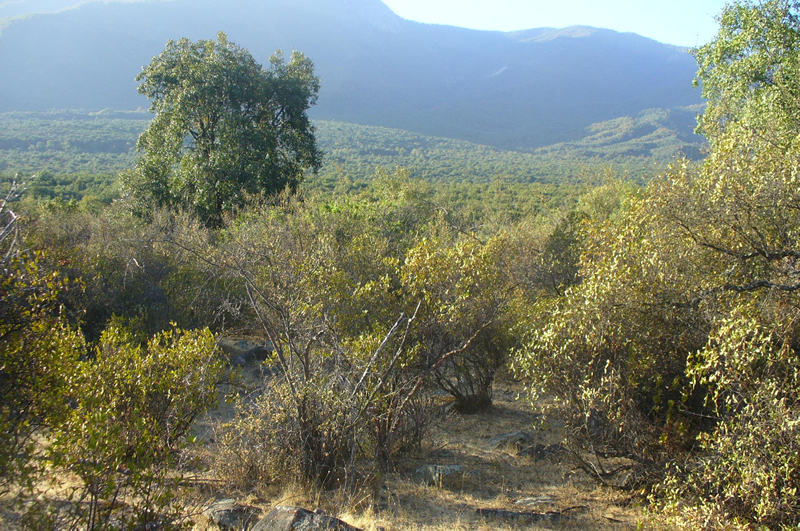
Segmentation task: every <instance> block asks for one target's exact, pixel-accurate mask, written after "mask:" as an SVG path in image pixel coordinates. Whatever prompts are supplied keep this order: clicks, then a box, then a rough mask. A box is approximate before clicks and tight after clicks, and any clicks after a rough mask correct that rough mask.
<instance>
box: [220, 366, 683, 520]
mask: <svg viewBox="0 0 800 531" xmlns="http://www.w3.org/2000/svg"><path fill="white" fill-rule="evenodd" d="M521 392H522V387H521V385H519V384H518V383H515V382H513V381H511V380H509V379H504V380H501V381H500V382H498V383H496V384H495V403H494V405H493V406H492V407H491V408H490V409H489V410H488V411H485V412H482V413H479V414H476V415H457V414H453V415H449V416H447V417H445V418H444V419H442V420H440V421H439V422H438V423H437V424H436V426H435V427H434V429H433V430H432V433H431V437H429V439H428V442H427V443H426V446H425V448H424V449H423V451H422V452H421V454H420V455H418V456H414V457H409V458H406V459H404V460H402V461H401V462H399V463H397V464H396V465H397V466H396V469H395V470H394V471H393V472H391V473H389V474H386V475H385V476H383V478H382V481H381V482H380V484H378V485H372V486H366V485H365V488H364V489H363V490H362V491H360V492H356V493H355V494H352V493H351V494H350V495H349V496H347V497H346V498H344V497H343V495H342V493H320V492H312V493H309V492H304V491H302V490H300V489H298V488H292V487H285V488H283V489H279V490H274V489H273V491H272V493H270V494H268V491H263V490H260V491H259V493H258V497H257V498H254V497H253V494H252V493H251V494H250V498H249V499H247V500H244V499H243V500H242V501H243V502H244V501H246V502H247V503H249V504H251V505H257V506H260V507H261V508H263V509H264V510H265V511H266V510H269V508H270V507H272V506H274V505H278V504H284V505H287V504H288V505H297V506H302V507H305V508H309V509H315V508H323V509H325V510H326V511H328V512H329V513H330V514H336V515H337V516H338V517H340V518H342V519H343V520H345V521H347V522H348V523H350V524H352V525H355V526H358V527H361V528H363V529H365V530H366V531H377V530H378V529H379V528H383V529H385V530H386V531H399V530H406V529H414V530H421V531H445V530H452V531H461V530H518V529H526V530H529V529H557V530H562V529H563V530H578V529H581V530H583V529H592V530H600V531H602V530H629V529H630V530H633V529H664V530H666V529H671V528H670V527H667V526H665V525H663V524H661V523H659V522H657V521H656V520H655V519H654V518H652V517H651V516H649V515H648V514H647V512H646V511H645V510H644V509H643V508H642V507H640V506H638V505H637V503H636V502H635V501H633V500H631V498H630V497H629V496H626V495H625V494H624V493H620V492H618V491H614V490H610V489H606V488H601V487H599V486H597V484H596V483H595V482H593V481H592V480H591V479H590V478H588V477H587V476H586V475H585V474H584V473H583V472H582V471H580V470H579V469H576V468H574V467H573V466H572V465H571V464H570V462H569V458H568V456H564V455H562V456H560V457H548V458H544V459H539V460H535V459H533V458H531V457H524V456H519V455H517V452H516V450H515V449H513V448H506V449H503V448H500V449H492V448H491V447H490V445H489V440H490V439H491V438H492V437H494V436H497V435H501V434H506V433H511V432H516V431H526V432H528V433H530V434H532V435H533V438H534V440H535V442H537V443H540V444H555V443H559V442H561V441H562V439H563V433H562V426H563V423H561V422H560V421H559V419H558V418H556V417H543V416H542V415H540V414H537V413H536V412H535V411H534V409H533V408H532V407H531V405H530V404H529V403H528V402H527V400H526V399H525V398H524V397H522V398H520V397H519V395H520V393H521ZM226 413H229V412H226ZM208 450H209V451H213V448H208ZM432 464H436V465H453V464H458V465H463V466H465V467H466V469H467V473H466V475H465V477H464V481H463V483H462V484H460V485H459V487H458V488H453V489H447V488H439V487H430V486H424V485H420V484H418V483H416V482H414V481H413V480H412V475H413V472H414V471H415V470H416V469H417V468H419V467H421V466H423V465H432ZM374 493H377V499H375V498H373V497H371V496H370V494H373V495H374ZM229 494H231V493H229ZM217 495H221V493H217ZM239 496H240V497H241V496H244V495H243V494H241V493H240V494H239ZM487 508H488V509H502V510H507V511H516V512H529V513H533V512H535V513H548V512H551V513H561V514H562V515H563V516H562V517H561V518H560V519H559V520H558V521H533V520H531V519H530V518H519V519H516V518H512V519H509V518H496V517H484V516H480V515H478V514H477V510H478V509H487Z"/></svg>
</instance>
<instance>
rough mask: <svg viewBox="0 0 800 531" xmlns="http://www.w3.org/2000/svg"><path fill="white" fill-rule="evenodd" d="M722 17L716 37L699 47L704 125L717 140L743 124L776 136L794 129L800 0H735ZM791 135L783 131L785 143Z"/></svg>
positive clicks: (799, 63)
mask: <svg viewBox="0 0 800 531" xmlns="http://www.w3.org/2000/svg"><path fill="white" fill-rule="evenodd" d="M719 23H720V29H719V32H718V33H717V35H716V37H715V38H714V39H713V40H712V41H711V42H709V43H708V44H706V45H704V46H701V47H699V48H697V49H695V50H694V54H695V57H697V61H698V64H699V67H700V68H699V70H698V73H697V81H698V82H700V83H702V87H703V97H705V98H706V99H708V101H709V103H708V108H707V109H706V112H705V113H704V114H703V116H702V118H701V120H700V127H699V131H700V132H702V133H703V134H704V135H706V137H707V138H708V140H709V141H710V142H711V143H712V144H714V143H716V142H717V141H718V140H720V139H721V138H723V137H724V136H725V135H726V133H730V134H732V135H734V136H735V135H737V134H738V133H737V131H739V130H740V128H742V127H743V128H750V129H751V130H759V131H761V132H762V133H766V132H768V131H770V132H774V133H776V134H774V137H775V138H774V140H779V138H780V137H781V136H783V135H781V133H783V134H784V135H785V134H786V133H791V131H795V130H796V129H797V124H798V119H800V114H798V111H797V107H798V105H797V101H798V97H799V96H800V93H799V92H798V89H797V83H796V80H797V77H798V74H799V73H800V59H798V54H797V48H798V43H800V18H798V3H797V2H795V1H793V0H769V1H766V2H754V1H749V0H743V1H737V2H732V3H731V4H728V5H727V6H726V7H725V9H724V10H723V11H722V14H721V15H720V17H719ZM769 134H770V136H771V137H772V136H773V133H769ZM791 138H792V136H789V137H786V136H783V141H781V144H783V143H785V142H788V141H791V140H790V139H791Z"/></svg>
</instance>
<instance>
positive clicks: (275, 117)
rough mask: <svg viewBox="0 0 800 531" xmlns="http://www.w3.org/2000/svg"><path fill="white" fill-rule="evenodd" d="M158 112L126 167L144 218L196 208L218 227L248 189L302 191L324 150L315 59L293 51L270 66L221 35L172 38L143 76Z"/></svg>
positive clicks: (130, 191)
mask: <svg viewBox="0 0 800 531" xmlns="http://www.w3.org/2000/svg"><path fill="white" fill-rule="evenodd" d="M137 81H139V82H140V85H139V92H140V93H141V94H143V95H145V96H147V97H148V98H150V100H151V102H152V104H151V111H152V112H153V113H154V114H155V117H154V118H153V121H152V122H151V123H150V124H149V125H148V128H147V130H146V131H145V132H144V133H142V135H141V136H140V137H139V141H138V143H137V149H138V150H139V151H140V152H142V157H141V158H140V160H139V162H138V163H137V166H136V169H135V170H133V171H132V172H129V173H127V174H125V177H124V189H125V193H126V194H127V195H128V196H130V197H131V199H132V200H133V201H134V205H133V208H134V210H135V211H136V212H138V213H139V214H140V215H145V214H149V212H150V211H151V210H152V209H153V208H156V207H168V208H178V207H183V208H189V209H192V210H193V211H194V212H195V213H196V214H197V215H198V217H199V218H200V219H202V220H203V221H204V222H205V223H207V224H208V225H210V226H219V225H220V224H221V222H222V215H223V213H225V212H230V211H232V210H233V209H234V208H236V207H240V206H242V204H243V201H244V198H245V195H246V194H262V193H263V194H266V195H272V194H275V193H277V192H280V191H281V190H283V189H284V188H287V187H288V188H291V189H294V188H295V187H296V186H297V184H298V183H299V182H300V181H301V180H302V178H303V173H304V171H305V170H306V169H309V168H310V169H312V170H317V169H318V168H319V165H320V153H319V151H318V150H317V147H316V143H315V139H314V129H313V126H312V125H311V122H310V121H309V119H308V116H307V115H306V111H307V110H308V108H309V107H310V106H311V105H312V104H314V103H315V102H316V99H317V93H318V91H319V80H318V79H317V78H316V77H314V74H313V64H312V63H311V61H310V60H309V59H307V58H306V57H305V56H304V55H303V54H301V53H299V52H293V53H292V57H291V59H290V60H289V62H285V61H284V59H283V56H282V55H280V53H279V54H277V55H275V56H273V57H272V58H271V59H270V67H269V69H264V68H263V67H262V66H261V65H259V64H258V63H256V61H255V60H254V59H253V57H252V56H251V55H250V54H249V53H248V52H247V51H246V50H244V49H242V48H240V47H238V46H236V45H235V44H233V43H231V42H228V40H227V37H226V36H225V34H223V33H220V34H219V35H218V37H217V40H216V41H198V42H194V43H193V42H191V41H189V40H188V39H181V40H179V41H177V42H174V41H169V42H168V43H167V46H166V49H165V50H164V51H163V52H162V53H161V55H159V56H158V57H155V58H154V59H153V61H152V62H151V63H150V64H149V65H148V66H147V67H145V68H144V70H143V71H142V72H141V73H140V74H139V76H137Z"/></svg>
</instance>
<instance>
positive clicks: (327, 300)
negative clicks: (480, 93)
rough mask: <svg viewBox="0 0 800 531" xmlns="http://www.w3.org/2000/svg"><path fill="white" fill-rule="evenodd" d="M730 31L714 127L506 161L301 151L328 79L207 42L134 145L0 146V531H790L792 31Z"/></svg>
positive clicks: (798, 509)
mask: <svg viewBox="0 0 800 531" xmlns="http://www.w3.org/2000/svg"><path fill="white" fill-rule="evenodd" d="M108 5H111V4H108ZM120 5H123V4H120ZM120 5H115V6H112V7H113V8H114V9H116V8H119V7H120ZM124 5H129V6H134V7H131V9H133V10H134V11H128V12H127V13H128V14H132V13H135V12H136V9H144V10H145V11H142V12H141V13H144V12H147V11H146V10H147V9H150V8H153V9H156V6H158V7H157V8H158V9H173V8H178V7H182V6H183V7H185V4H183V2H181V1H175V2H171V1H165V2H144V3H131V4H124ZM231 5H239V4H236V3H234V4H231ZM240 5H242V6H244V5H247V6H249V5H250V4H249V3H246V2H245V1H244V0H242V3H241V4H240ZM265 5H266V4H265ZM326 5H327V6H328V7H327V8H324V9H323V8H320V10H319V11H316V13H317V14H316V15H314V16H315V17H318V18H316V19H314V18H313V17H311V18H310V19H309V18H308V17H307V19H309V20H316V21H317V22H319V21H322V20H330V17H335V16H338V15H340V14H341V12H340V11H337V10H335V9H333V10H332V9H331V8H330V4H326ZM342 5H345V6H350V7H354V6H356V7H358V6H361V7H368V8H370V9H372V8H374V9H375V10H373V11H369V10H368V11H366V12H364V13H365V15H364V18H363V19H358V20H355V19H352V18H349V17H348V18H347V19H346V22H347V23H348V24H355V26H351V28H352V27H356V28H361V29H363V28H365V27H370V28H372V29H373V30H374V32H373V33H371V34H370V35H371V37H370V38H375V39H376V40H375V41H373V44H374V43H375V42H386V41H384V40H382V39H383V37H384V34H385V33H387V32H388V33H399V34H403V31H404V30H403V28H409V27H410V28H412V29H413V28H416V29H414V31H419V32H420V33H419V34H418V35H428V36H430V35H433V34H437V35H440V34H438V33H436V32H438V31H439V30H440V29H441V28H440V29H436V28H421V27H420V26H416V25H408V24H406V23H405V22H404V21H401V20H398V19H397V18H396V17H394V16H393V14H391V13H390V12H387V11H386V10H385V9H383V8H382V7H381V6H382V4H380V5H379V4H376V3H374V2H372V1H371V0H353V1H352V2H349V1H348V2H343V3H342ZM165 6H166V7H165ZM197 6H198V13H196V15H197V16H198V17H200V18H202V16H203V14H204V13H208V12H210V10H212V7H210V6H208V5H205V4H204V3H203V2H198V3H197ZM296 6H305V7H309V8H310V7H319V5H318V4H317V3H315V0H303V1H302V2H297V4H296V5H295V7H296ZM370 6H371V7H370ZM82 9H89V10H90V11H87V12H92V13H98V14H101V13H105V15H107V14H108V13H111V12H115V13H118V12H116V11H113V10H112V11H104V10H105V9H107V7H106V4H103V5H100V4H91V5H90V6H87V7H86V8H81V9H77V10H73V11H69V12H68V13H67V15H64V16H69V17H71V16H76V17H79V18H81V17H83V16H84V15H85V14H86V13H87V12H85V11H82ZM95 9H96V10H98V11H96V12H95V11H92V10H95ZM126 9H127V8H126ZM289 11H291V10H289V9H288V8H287V12H289ZM141 13H139V14H140V15H141ZM105 15H103V16H105ZM60 16H61V15H59V16H56V17H55V18H51V19H48V20H50V21H51V22H53V23H54V24H55V25H54V26H53V34H58V31H56V30H58V25H59V24H60V23H61V22H63V21H64V20H66V19H61V18H59V17H60ZM98 16H99V15H98ZM309 17H310V15H309ZM132 18H135V17H132ZM30 20H34V21H37V20H38V21H39V22H41V21H42V20H44V19H42V18H39V17H33V18H32V19H30ZM75 20H76V21H77V20H78V19H75ZM39 22H37V23H39ZM173 22H174V21H173ZM21 24H22V22H14V23H13V24H12V25H10V26H8V27H7V28H6V29H5V30H4V34H3V35H4V37H3V38H5V35H6V33H5V32H6V31H7V30H9V28H15V27H17V28H19V27H23V26H22V25H21ZM364 24H366V26H364ZM719 24H720V28H719V32H718V34H717V35H716V37H715V38H714V39H713V40H712V41H711V42H709V43H708V44H706V45H703V46H700V47H699V48H697V49H696V50H694V51H693V53H694V56H695V58H696V60H697V65H698V68H699V69H698V72H697V77H698V80H699V84H700V85H701V86H702V93H703V96H704V98H705V99H706V100H707V104H706V105H705V106H682V107H676V106H665V107H646V108H643V109H637V110H636V111H635V112H633V111H631V112H626V113H623V114H619V115H617V114H614V115H612V116H610V117H609V118H610V119H608V120H597V119H593V120H594V121H590V122H588V123H586V124H585V125H581V126H580V127H579V131H580V133H579V134H576V135H577V136H576V135H575V134H573V133H570V135H565V136H568V137H569V138H564V139H563V140H564V141H563V142H551V143H549V144H546V145H543V146H539V145H534V144H535V143H534V144H530V145H528V146H527V148H526V149H522V150H503V149H500V148H498V147H496V146H490V145H488V144H478V143H470V142H467V141H465V140H463V139H462V140H458V139H456V140H454V139H451V138H446V137H442V136H425V135H423V134H421V133H419V132H409V131H405V130H400V129H392V128H389V127H384V126H376V125H364V124H354V123H347V122H342V121H334V120H318V121H316V122H312V120H311V118H310V113H309V110H310V109H311V108H312V106H313V105H314V104H315V102H316V101H317V99H318V96H320V94H322V91H323V88H322V87H324V82H325V80H324V78H323V79H321V78H319V77H318V72H317V70H315V68H314V65H313V64H312V62H311V61H310V60H309V58H308V57H307V56H305V55H304V54H303V53H300V52H294V53H292V54H291V55H285V56H284V55H276V56H274V57H272V58H271V59H270V60H269V62H268V63H266V64H265V65H263V66H262V64H260V63H259V62H258V61H257V60H256V59H255V58H254V57H253V55H252V54H251V53H250V52H249V51H248V50H247V49H245V48H243V47H242V46H240V45H239V44H237V43H235V42H234V41H233V40H230V39H229V37H228V36H226V35H225V34H224V33H219V34H217V35H216V38H215V40H194V39H190V38H182V39H180V40H175V41H170V42H168V43H167V44H166V45H165V46H164V45H162V46H163V48H162V49H161V50H160V51H158V50H157V51H156V52H154V53H158V55H156V56H154V57H153V58H152V59H151V60H150V61H149V63H148V64H147V65H146V67H145V68H144V69H143V70H142V71H141V75H140V76H139V78H138V82H139V90H140V93H141V94H142V95H144V96H146V97H147V98H148V99H149V101H150V103H151V106H150V110H151V112H143V111H111V110H105V111H100V112H94V111H92V112H90V111H26V112H22V111H13V112H8V113H4V114H2V115H0V150H2V151H0V153H2V156H3V158H2V163H3V164H5V165H6V166H4V167H3V168H0V171H4V172H8V173H6V174H5V175H3V179H2V180H0V192H1V193H0V527H3V528H8V529H11V530H14V531H16V530H18V529H19V530H37V531H38V530H42V529H53V530H59V531H60V530H77V529H79V530H84V529H85V530H91V531H95V530H97V531H99V530H114V531H117V530H120V531H122V530H125V531H133V530H142V529H157V530H169V531H173V530H174V531H177V530H184V529H202V530H203V531H217V529H220V530H221V529H224V528H225V527H228V528H230V527H233V528H234V529H243V530H244V529H253V527H252V524H254V522H255V521H256V520H258V519H260V521H259V523H258V524H257V525H256V526H255V527H254V529H256V530H257V529H259V528H260V529H265V528H266V529H271V528H274V526H276V525H278V524H275V520H276V519H278V520H280V519H282V520H283V521H284V522H285V521H287V520H291V521H292V522H296V521H297V520H298V519H302V520H303V521H304V523H303V524H302V525H304V526H306V527H309V526H311V528H312V529H324V528H328V529H330V528H332V527H338V528H340V529H342V528H344V529H350V530H354V531H358V530H357V528H355V527H353V526H350V525H349V524H346V523H344V522H343V521H342V520H339V519H338V518H333V517H332V516H331V515H332V514H335V515H338V516H339V517H340V518H343V519H346V520H347V521H349V522H358V524H357V525H359V526H361V527H363V529H365V530H367V531H378V530H380V529H390V530H392V529H403V528H413V529H422V530H424V531H444V530H447V531H452V530H457V531H462V530H463V531H465V530H467V529H500V530H503V531H520V530H522V529H530V528H531V526H537V525H541V526H545V527H547V528H552V529H600V530H606V529H615V530H618V529H625V530H631V531H632V530H634V529H643V528H647V529H649V528H654V529H663V530H672V529H735V530H739V529H741V530H756V529H758V530H769V531H773V530H775V531H778V530H780V531H783V530H788V529H797V528H798V526H800V501H799V500H800V498H798V488H799V486H800V361H799V360H800V298H799V297H800V188H798V168H800V149H799V148H798V142H797V139H798V138H800V121H799V120H798V119H797V117H798V116H800V93H799V92H798V90H797V80H798V79H800V4H798V3H797V2H794V1H792V0H764V1H758V0H743V1H741V2H736V3H733V4H730V5H728V6H727V7H726V8H725V9H724V10H723V12H722V13H721V15H720V17H719ZM76 27H77V26H76ZM106 29H108V28H106ZM429 30H430V32H431V33H425V32H428V31H429ZM444 31H449V32H451V33H450V34H449V35H450V38H451V39H455V40H450V41H448V42H451V43H452V44H453V46H454V47H455V48H458V49H461V48H460V46H462V45H464V46H466V45H467V44H469V46H473V45H474V43H475V41H472V40H470V38H468V37H469V36H471V35H474V33H472V32H461V31H460V30H454V29H452V28H449V29H448V28H445V29H444ZM356 33H357V32H356ZM598 34H599V36H598ZM587 35H588V36H592V35H594V36H596V37H598V38H603V39H608V40H611V41H613V42H618V41H617V40H616V39H617V38H618V37H619V36H618V35H614V34H610V33H605V32H593V31H592V30H586V31H583V30H582V31H579V32H576V31H575V30H570V31H566V32H563V31H545V30H536V31H533V30H532V31H528V32H521V33H518V34H514V35H500V34H496V35H493V36H487V35H483V36H482V38H487V39H489V40H487V41H485V42H487V43H490V41H491V40H492V39H496V38H497V39H504V40H503V42H508V41H513V42H515V43H517V44H519V45H524V46H528V45H536V44H542V43H550V44H549V45H553V46H555V47H556V48H558V47H564V48H566V49H572V51H573V52H574V53H576V54H578V55H581V54H583V55H582V56H585V58H595V59H597V56H596V55H592V54H588V53H587V52H586V50H583V49H581V46H583V45H584V44H585V43H582V42H581V39H583V38H584V37H586V36H587ZM459 36H460V37H463V38H464V39H465V41H468V43H467V44H464V42H458V39H456V37H459ZM378 37H380V38H378ZM460 37H459V38H460ZM625 39H632V40H635V41H637V39H638V38H637V37H635V36H632V35H628V36H625V37H624V39H623V40H625ZM396 42H404V41H402V40H399V41H396ZM420 42H423V43H424V42H427V43H428V44H430V42H431V41H425V40H424V39H422V40H421V41H420ZM498 42H499V41H498ZM637 42H639V43H640V44H641V41H637ZM65 46H66V45H65ZM514 46H516V44H515V45H514ZM579 49H580V50H579ZM539 50H540V51H542V50H545V48H540V49H539ZM451 51H452V50H451ZM457 51H458V50H456V51H455V52H453V53H454V54H455V55H452V56H449V58H448V59H447V60H450V59H453V57H456V56H458V53H456V52H457ZM495 51H496V50H495ZM551 51H552V49H551ZM662 51H663V50H662ZM459 53H460V52H459ZM520 53H522V52H520ZM356 58H357V57H356ZM350 59H353V58H352V57H350ZM357 59H358V58H357ZM343 61H344V62H345V63H346V60H345V59H343ZM453 64H455V63H453ZM368 66H369V67H370V68H377V69H379V68H380V66H381V65H380V64H370V65H368ZM428 66H430V64H429V65H428ZM345 70H346V68H345ZM502 73H505V70H503V72H502ZM499 75H500V73H498V76H499ZM333 79H334V80H335V79H336V78H335V77H334V78H333ZM417 80H419V78H417ZM2 82H3V83H5V82H6V79H5V78H4V79H3V80H2ZM524 86H525V85H524V83H521V84H512V85H509V87H510V88H508V90H509V91H511V92H514V91H516V90H517V89H518V88H519V87H524ZM609 90H610V89H609ZM575 91H576V92H570V91H565V92H566V93H568V96H569V97H567V98H565V99H570V100H571V101H572V100H573V98H577V99H574V101H582V102H583V103H581V104H582V105H584V104H585V105H586V108H590V107H592V105H593V104H592V103H591V102H590V101H589V100H585V101H583V100H580V98H581V95H580V94H579V93H578V92H577V91H579V89H575ZM454 92H455V93H457V92H458V91H457V90H454ZM599 94H601V95H602V93H599ZM361 95H362V96H364V94H363V93H362V94H361ZM462 95H463V94H462ZM32 96H34V97H35V94H33V93H32ZM519 97H522V96H519ZM643 98H644V97H643ZM644 99H646V98H644ZM463 101H464V102H465V101H468V99H465V100H463ZM510 101H514V100H513V98H512V100H510ZM592 101H594V102H595V103H596V102H597V100H592ZM373 103H374V102H371V101H369V100H368V98H367V99H366V100H365V109H367V111H365V112H369V108H370V105H372V104H373ZM623 106H624V105H623ZM398 108H399V107H398ZM476 108H477V111H476V113H477V114H480V113H481V112H484V111H485V110H486V108H479V107H476ZM620 108H621V107H620ZM396 109H397V108H396ZM396 109H395V110H396ZM597 109H601V110H596V111H591V112H587V114H586V117H585V119H587V120H588V119H589V117H591V116H593V113H594V112H596V114H597V115H601V114H602V113H603V112H605V111H602V109H603V105H602V104H600V105H599V106H598V107H597ZM506 112H507V115H506V116H509V115H511V114H512V113H513V112H514V109H506ZM697 113H700V116H699V118H698V120H699V121H698V128H697V131H698V132H699V133H700V134H702V137H703V139H704V140H703V142H700V141H699V139H698V138H697V137H696V136H694V133H692V132H691V131H692V125H693V123H694V118H695V115H696V114H697ZM477 114H476V115H477ZM430 116H431V120H432V121H433V120H434V118H435V117H436V116H440V115H437V114H436V112H432V113H431V114H430ZM520 123H521V122H520ZM564 123H566V122H563V123H562V125H563V124H564ZM575 124H577V122H575V123H573V125H575ZM445 125H446V124H445ZM472 126H473V127H474V126H475V124H474V123H473V124H472ZM576 127H577V126H576ZM473 130H477V129H473ZM488 130H489V133H487V134H488V135H489V136H491V128H488ZM511 130H514V128H513V127H512V128H511ZM536 134H538V133H536ZM137 138H138V141H137V140H136V139H137ZM508 138H511V137H508ZM134 143H138V152H134V151H133V146H134ZM323 151H324V152H325V155H324V156H323ZM11 172H20V173H22V174H23V179H27V183H26V184H21V183H20V182H18V181H17V180H15V179H14V178H13V177H12V176H11V175H10V173H11ZM34 172H35V176H33V175H31V174H33V173H34ZM315 172H317V174H316V176H315ZM513 397H516V398H517V400H516V401H514V398H513ZM519 400H523V401H524V405H523V404H521V403H520V401H519ZM521 408H522V409H521ZM489 425H491V426H492V427H496V426H513V429H510V430H508V431H507V432H506V433H488V432H487V431H486V426H489ZM298 500H301V501H302V503H303V504H313V505H314V507H313V508H314V509H321V508H325V510H324V511H323V510H317V511H316V512H312V511H307V510H305V509H302V508H299V507H287V505H290V504H292V505H293V504H299V503H301V502H300V501H298ZM222 506H225V507H227V508H225V509H223V508H221V507H222ZM267 511H271V512H270V513H269V514H267V515H266V516H263V514H262V513H264V512H267ZM620 512H625V515H626V518H627V519H625V520H622V519H619V518H618V515H619V513H620ZM223 513H224V515H225V518H228V517H230V518H231V519H232V520H230V521H234V522H235V523H233V524H230V525H229V524H228V523H223V517H222V516H220V515H221V514H223ZM443 515H444V516H443ZM262 516H263V519H261V518H262ZM225 522H229V521H228V520H225ZM290 525H291V524H286V525H284V527H283V529H288V527H287V526H290Z"/></svg>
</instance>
